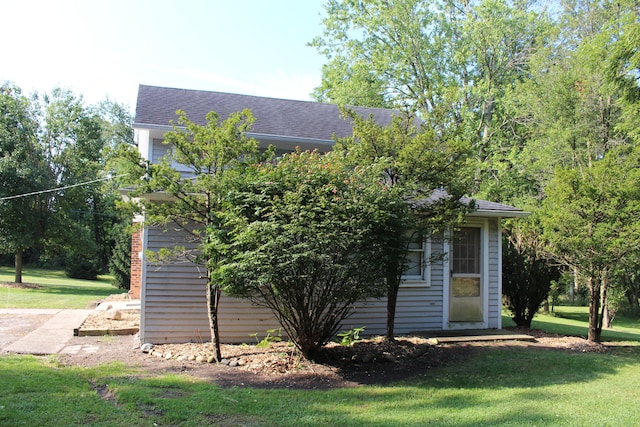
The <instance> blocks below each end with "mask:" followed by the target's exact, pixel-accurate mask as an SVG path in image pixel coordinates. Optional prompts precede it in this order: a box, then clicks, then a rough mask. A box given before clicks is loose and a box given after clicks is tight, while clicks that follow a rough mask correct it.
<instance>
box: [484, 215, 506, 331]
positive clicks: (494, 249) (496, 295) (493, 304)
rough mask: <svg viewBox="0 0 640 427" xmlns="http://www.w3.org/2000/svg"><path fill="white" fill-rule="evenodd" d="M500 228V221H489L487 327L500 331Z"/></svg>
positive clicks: (492, 219)
mask: <svg viewBox="0 0 640 427" xmlns="http://www.w3.org/2000/svg"><path fill="white" fill-rule="evenodd" d="M499 226H500V224H499V221H498V219H496V218H491V219H489V221H488V227H489V274H488V278H489V289H488V291H489V316H488V319H487V320H488V325H487V326H488V327H489V328H491V329H499V328H501V327H502V295H500V289H499V286H498V280H499V277H498V276H499V275H500V274H502V271H500V269H499V266H500V262H499V256H500V250H499V245H500V244H501V242H500V241H499V238H500V233H499V228H498V227H499Z"/></svg>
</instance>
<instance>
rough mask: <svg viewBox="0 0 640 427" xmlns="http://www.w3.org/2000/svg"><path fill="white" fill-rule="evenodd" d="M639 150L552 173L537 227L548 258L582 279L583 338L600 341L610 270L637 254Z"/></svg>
mask: <svg viewBox="0 0 640 427" xmlns="http://www.w3.org/2000/svg"><path fill="white" fill-rule="evenodd" d="M639 166H640V149H639V148H638V147H629V146H625V147H618V148H616V149H613V150H610V151H609V152H608V153H607V154H606V155H605V156H604V158H603V159H602V160H599V161H597V162H595V163H594V165H593V167H592V168H589V169H587V170H584V171H583V172H582V173H580V172H579V171H578V170H577V169H558V171H557V172H556V174H555V176H554V178H553V180H552V181H551V183H550V184H549V186H548V187H547V198H546V199H545V201H544V215H543V216H542V222H543V227H544V236H545V238H546V239H547V241H548V245H549V246H548V248H549V250H550V251H551V254H552V255H553V256H554V257H555V258H556V259H557V260H559V261H561V262H562V263H563V264H565V265H566V266H568V267H571V268H575V269H577V270H578V271H579V272H580V274H581V275H583V276H584V277H585V278H586V279H587V283H588V286H589V291H590V296H589V300H590V303H589V304H590V315H591V317H590V322H589V339H590V340H593V341H599V340H600V334H601V332H602V321H603V318H602V315H603V313H602V311H601V310H600V309H601V308H602V306H603V305H602V301H606V294H607V288H608V285H609V280H610V277H611V272H612V269H613V268H614V266H615V265H617V264H618V263H619V262H621V261H622V260H625V259H626V258H628V257H635V256H636V255H635V254H637V251H638V250H639V249H640V225H639V224H638V221H637V218H638V216H639V215H640V167H639Z"/></svg>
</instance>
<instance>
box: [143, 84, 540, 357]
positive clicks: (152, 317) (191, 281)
mask: <svg viewBox="0 0 640 427" xmlns="http://www.w3.org/2000/svg"><path fill="white" fill-rule="evenodd" d="M245 108H249V109H251V110H252V112H253V115H254V116H255V118H256V121H255V124H254V126H253V128H252V130H251V132H250V133H248V135H249V136H251V137H253V138H255V139H257V140H258V141H259V142H260V143H261V145H264V146H267V145H269V144H273V145H275V146H276V148H277V151H278V152H280V153H284V152H289V151H292V150H294V149H295V147H300V148H301V149H303V150H306V149H319V150H320V151H327V150H330V149H331V147H332V145H333V143H334V137H345V136H348V135H350V134H351V124H350V122H348V121H347V120H345V119H343V118H342V117H341V115H340V112H339V110H338V108H337V107H336V106H335V105H330V104H322V103H316V102H306V101H291V100H283V99H273V98H264V97H256V96H246V95H236V94H228V93H218V92H207V91H197V90H184V89H172V88H163V87H155V86H144V85H141V86H140V88H139V93H138V101H137V106H136V117H135V123H134V129H135V131H136V136H137V141H138V149H139V151H140V154H141V155H142V156H143V157H144V158H146V159H147V160H150V161H151V162H157V161H158V159H160V158H161V157H162V156H164V155H165V153H166V152H167V149H168V148H167V146H166V145H164V144H162V139H163V135H164V133H165V132H166V131H169V130H172V128H171V126H169V123H170V121H172V120H176V114H175V112H176V110H178V109H181V110H184V111H185V112H186V113H187V117H188V118H189V119H190V120H193V121H195V122H199V123H200V124H204V123H205V115H206V113H207V112H209V111H211V110H213V111H216V112H217V113H218V114H219V115H220V117H221V118H223V119H224V118H226V117H227V116H228V115H229V114H230V113H233V112H236V111H240V110H242V109H245ZM355 111H356V112H357V113H358V114H360V115H361V116H363V117H369V116H372V117H373V118H374V119H375V120H376V121H378V122H379V123H380V124H383V125H385V124H388V123H389V122H390V121H391V118H392V115H393V113H394V112H393V111H391V110H386V109H376V108H355ZM433 197H439V195H438V194H434V196H433ZM425 202H427V203H428V200H427V201H425ZM476 206H477V209H476V210H475V211H474V212H473V213H471V214H470V215H469V216H468V218H467V221H466V224H465V225H464V227H463V228H462V229H461V230H460V231H459V232H458V235H457V236H456V238H455V239H440V240H437V241H436V240H432V241H425V242H415V243H414V244H413V245H412V247H411V254H410V258H411V260H412V261H413V263H412V264H411V266H410V268H409V270H408V271H407V274H406V277H405V281H404V283H403V285H402V287H401V289H400V292H399V295H398V305H397V314H396V321H395V330H396V333H398V334H402V333H409V332H412V331H428V330H449V329H478V328H495V329H500V328H501V326H502V325H501V308H502V277H501V270H502V268H501V226H500V221H501V219H502V218H508V217H521V216H526V215H527V214H526V213H525V212H523V211H521V210H520V209H517V208H514V207H511V206H507V205H503V204H499V203H492V202H486V201H481V200H480V201H478V200H476ZM143 220H144V218H143V217H137V218H136V219H135V220H134V221H136V222H139V223H142V222H143ZM172 245H183V246H184V245H185V239H184V236H183V235H181V234H180V232H178V231H174V232H165V231H164V230H161V229H158V228H153V227H141V228H139V229H138V231H136V233H135V234H134V236H133V244H132V272H131V277H132V282H131V292H132V294H133V295H134V296H139V297H140V299H141V319H140V339H141V341H143V342H151V343H156V344H161V343H176V342H189V341H207V340H209V338H210V335H209V323H208V315H207V304H206V298H205V280H204V279H203V278H202V276H203V275H202V268H201V267H200V266H198V265H194V264H191V263H187V262H175V263H173V264H163V265H155V264H152V263H150V262H148V261H147V259H146V255H145V253H147V251H157V250H158V249H160V248H162V247H167V246H172ZM433 254H447V256H445V257H442V261H439V262H434V263H429V262H426V261H427V260H429V259H431V256H432V255H433ZM219 322H220V335H221V337H220V338H221V340H222V341H223V342H246V341H248V340H250V339H251V338H250V334H254V333H258V334H261V333H264V332H265V331H267V330H269V329H274V328H278V327H279V325H278V323H277V321H276V319H275V317H274V316H273V315H272V314H271V312H269V311H268V310H267V309H264V308H261V307H255V306H253V305H251V304H250V303H249V302H248V301H245V300H240V299H235V298H230V297H227V296H224V295H223V298H222V301H221V302H220V306H219ZM363 325H364V326H366V332H367V333H370V334H382V333H384V331H385V327H386V301H385V300H384V299H382V300H368V301H365V302H362V303H360V304H358V305H357V306H356V307H355V309H354V312H353V314H352V316H351V317H350V318H349V319H347V322H346V323H344V324H343V328H344V329H351V328H354V327H360V326H363Z"/></svg>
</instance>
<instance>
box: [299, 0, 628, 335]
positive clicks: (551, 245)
mask: <svg viewBox="0 0 640 427" xmlns="http://www.w3.org/2000/svg"><path fill="white" fill-rule="evenodd" d="M324 12H325V13H324V20H323V23H324V31H323V33H322V35H321V36H319V37H317V38H316V39H314V40H313V41H312V42H311V43H310V44H311V46H314V47H316V48H317V49H318V51H319V52H320V53H322V54H324V55H325V56H326V58H327V62H326V64H325V65H324V67H323V73H322V82H321V84H320V85H319V86H318V87H317V88H316V90H315V91H314V93H313V96H314V97H315V98H316V99H317V100H320V101H327V102H333V103H338V104H348V105H363V106H372V107H395V108H400V109H403V110H405V111H407V112H408V113H409V114H415V115H416V116H417V117H419V118H420V120H421V121H422V122H423V123H424V124H425V126H427V127H429V128H430V129H433V131H434V132H435V135H437V136H438V137H439V138H459V139H461V140H463V141H466V142H467V143H468V144H469V146H470V150H471V151H470V153H471V155H472V156H473V158H474V161H475V162H474V175H473V176H474V184H473V187H472V191H471V195H472V196H476V197H479V198H484V199H488V200H494V201H500V202H506V203H511V204H515V205H517V206H520V207H522V208H524V209H526V210H529V211H531V212H532V216H531V218H530V219H529V220H515V221H510V222H508V223H507V224H506V232H505V233H504V238H505V251H504V253H503V255H504V260H503V264H504V266H505V271H504V274H505V277H504V285H505V287H504V291H505V297H506V300H507V304H508V306H509V308H510V309H511V310H512V313H513V317H514V319H515V320H516V322H517V323H518V324H519V325H521V326H529V325H530V321H531V318H532V317H533V314H534V313H535V312H536V311H537V310H538V309H539V308H540V306H541V304H543V302H544V301H546V299H547V295H548V291H549V289H550V288H551V284H552V283H551V282H553V283H554V286H557V284H558V283H559V282H561V283H565V284H567V287H568V289H569V291H570V295H573V294H574V293H573V292H575V291H576V289H574V287H575V284H579V286H580V287H584V288H585V289H587V294H588V297H587V298H588V300H589V305H590V326H589V339H590V340H593V341H599V340H600V334H601V331H602V327H603V324H604V325H606V324H607V322H606V319H607V318H609V319H611V316H610V315H609V314H610V313H609V312H610V311H615V310H619V309H620V308H623V309H624V308H626V309H628V310H635V311H636V313H637V310H638V287H639V283H640V282H639V281H638V277H639V276H638V272H637V268H636V267H635V266H637V265H638V264H639V262H638V261H639V259H638V257H639V256H640V255H639V254H640V250H639V249H640V227H639V226H638V221H637V218H638V217H639V216H638V215H639V214H640V206H638V203H637V200H638V197H639V196H640V194H638V189H640V177H638V174H637V169H638V164H637V163H636V159H637V156H638V150H639V148H638V143H639V142H640V86H639V77H638V76H639V75H640V22H639V18H638V17H639V16H640V7H639V6H638V3H637V2H636V1H633V0H621V1H610V0H558V1H535V0H504V1H496V0H477V1H475V0H466V1H450V0H436V1H422V0H389V1H384V2H380V1H377V0H362V1H357V2H356V1H350V0H328V1H327V2H326V3H325V6H324ZM558 268H561V270H562V273H563V277H564V278H565V280H561V281H560V280H559V273H560V272H559V271H558ZM523 269H524V270H523ZM525 270H526V271H525ZM556 279H558V280H556ZM567 279H568V280H567Z"/></svg>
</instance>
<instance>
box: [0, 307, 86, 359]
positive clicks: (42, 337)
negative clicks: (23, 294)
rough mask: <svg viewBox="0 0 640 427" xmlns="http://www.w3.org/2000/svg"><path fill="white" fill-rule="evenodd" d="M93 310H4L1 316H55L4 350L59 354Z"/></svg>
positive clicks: (0, 311)
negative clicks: (74, 331)
mask: <svg viewBox="0 0 640 427" xmlns="http://www.w3.org/2000/svg"><path fill="white" fill-rule="evenodd" d="M91 311H92V310H46V309H43V310H38V309H31V310H28V309H4V310H0V314H16V315H18V314H53V317H52V318H51V319H49V320H47V321H46V322H45V323H44V324H43V325H42V326H40V327H39V328H37V329H35V330H34V331H32V332H30V333H28V334H27V335H25V336H24V337H22V338H19V339H18V340H16V341H14V342H13V343H11V344H9V345H8V346H7V347H5V348H4V349H3V351H4V352H7V353H20V354H36V355H46V354H57V353H59V352H60V350H62V349H63V348H64V347H65V345H66V344H67V342H68V341H69V340H70V339H71V338H72V337H73V330H74V329H76V328H78V327H79V326H80V325H81V324H82V322H84V320H85V319H86V318H87V316H88V315H89V313H91Z"/></svg>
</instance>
